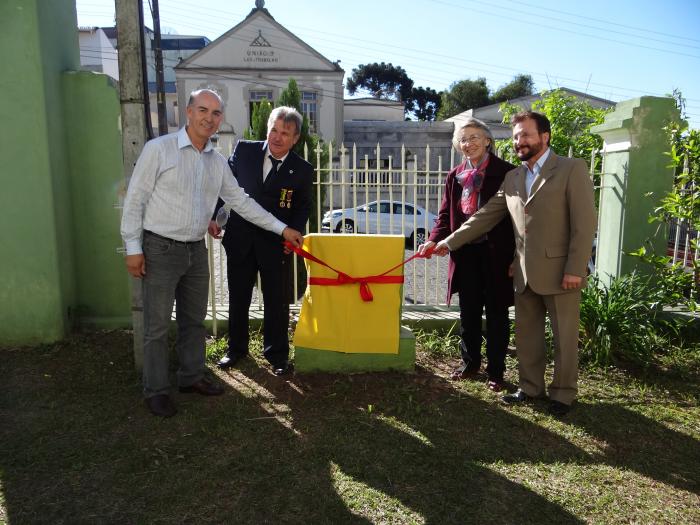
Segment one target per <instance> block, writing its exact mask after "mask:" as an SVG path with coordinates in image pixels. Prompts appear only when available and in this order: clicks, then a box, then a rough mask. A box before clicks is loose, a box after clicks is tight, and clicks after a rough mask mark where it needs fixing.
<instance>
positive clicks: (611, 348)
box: [580, 273, 681, 367]
mask: <svg viewBox="0 0 700 525" xmlns="http://www.w3.org/2000/svg"><path fill="white" fill-rule="evenodd" d="M668 299H669V298H668V297H666V294H665V290H664V289H663V288H662V287H661V288H660V287H658V286H656V285H652V284H651V282H650V279H649V278H648V277H645V276H641V275H638V274H637V273H631V274H628V275H624V276H622V277H619V278H617V279H614V280H613V281H612V282H611V283H610V284H609V285H604V284H603V283H602V282H601V281H600V279H598V277H596V276H591V278H590V283H589V286H588V287H587V288H585V289H584V290H583V293H582V296H581V323H580V339H581V352H580V358H581V361H582V362H583V363H589V364H593V365H594V366H601V367H605V366H609V365H612V364H616V363H620V362H627V363H634V364H637V365H642V366H648V365H649V364H651V362H652V359H653V357H654V355H655V354H656V353H658V352H664V351H665V350H666V349H667V348H668V347H669V346H671V345H672V344H673V340H674V339H676V338H677V337H678V335H679V333H680V326H681V322H680V321H677V320H674V319H673V318H670V317H668V316H665V315H664V314H663V307H664V306H665V305H666V304H667V303H668V302H669V301H668Z"/></svg>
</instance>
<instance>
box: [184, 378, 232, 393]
mask: <svg viewBox="0 0 700 525" xmlns="http://www.w3.org/2000/svg"><path fill="white" fill-rule="evenodd" d="M180 392H182V393H183V394H201V395H203V396H220V395H221V394H223V393H224V389H223V387H221V386H219V385H215V384H214V383H210V382H209V381H207V380H206V379H200V380H199V381H197V382H196V383H194V384H191V385H188V386H181V387H180Z"/></svg>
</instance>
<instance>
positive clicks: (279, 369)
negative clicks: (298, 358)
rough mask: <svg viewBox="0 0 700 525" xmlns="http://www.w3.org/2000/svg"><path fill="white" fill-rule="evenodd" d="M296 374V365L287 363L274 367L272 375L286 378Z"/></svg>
mask: <svg viewBox="0 0 700 525" xmlns="http://www.w3.org/2000/svg"><path fill="white" fill-rule="evenodd" d="M292 372H294V365H293V364H292V363H290V362H285V363H282V364H279V365H272V373H273V374H275V375H276V376H286V375H290V374H291V373H292Z"/></svg>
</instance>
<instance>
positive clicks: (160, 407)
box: [145, 394, 177, 417]
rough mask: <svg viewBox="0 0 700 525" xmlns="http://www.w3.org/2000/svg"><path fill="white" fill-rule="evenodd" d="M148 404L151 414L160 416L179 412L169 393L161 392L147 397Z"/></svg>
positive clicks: (169, 415) (168, 415)
mask: <svg viewBox="0 0 700 525" xmlns="http://www.w3.org/2000/svg"><path fill="white" fill-rule="evenodd" d="M145 403H146V406H147V407H148V410H150V411H151V414H153V415H154V416H159V417H171V416H174V415H175V414H177V408H175V405H174V404H173V402H172V400H171V399H170V396H169V395H166V394H160V395H157V396H152V397H147V398H146V399H145Z"/></svg>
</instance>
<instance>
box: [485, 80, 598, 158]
mask: <svg viewBox="0 0 700 525" xmlns="http://www.w3.org/2000/svg"><path fill="white" fill-rule="evenodd" d="M522 110H523V108H522V107H520V106H518V105H515V104H510V103H508V102H504V103H503V104H501V107H500V112H501V113H502V114H503V122H504V123H508V124H509V123H510V119H511V117H512V116H513V115H514V114H516V113H518V112H520V111H522ZM532 110H533V111H537V112H539V113H543V114H544V115H546V116H547V118H548V119H549V122H550V124H551V126H552V133H551V137H550V147H551V148H552V150H554V151H555V152H556V153H558V154H559V155H563V156H568V155H569V150H571V152H572V155H573V156H574V157H579V158H581V159H584V160H585V161H586V162H590V159H591V153H592V151H593V150H594V149H597V150H600V149H601V148H602V146H603V139H602V138H600V136H599V135H596V134H594V133H591V127H592V126H595V125H596V124H601V123H602V122H603V119H604V118H605V114H606V113H607V112H608V111H609V110H607V109H600V108H594V107H593V106H591V105H590V104H589V103H588V102H587V101H585V100H582V99H580V98H577V97H573V96H571V95H567V94H566V92H564V91H562V90H560V89H555V90H553V91H546V92H544V93H542V98H541V99H540V100H536V101H535V102H534V103H533V104H532ZM497 147H498V149H499V151H502V152H504V155H505V156H506V158H507V157H509V156H510V157H511V158H513V156H514V155H513V149H512V148H513V144H512V141H510V140H504V141H499V143H498V144H497Z"/></svg>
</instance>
